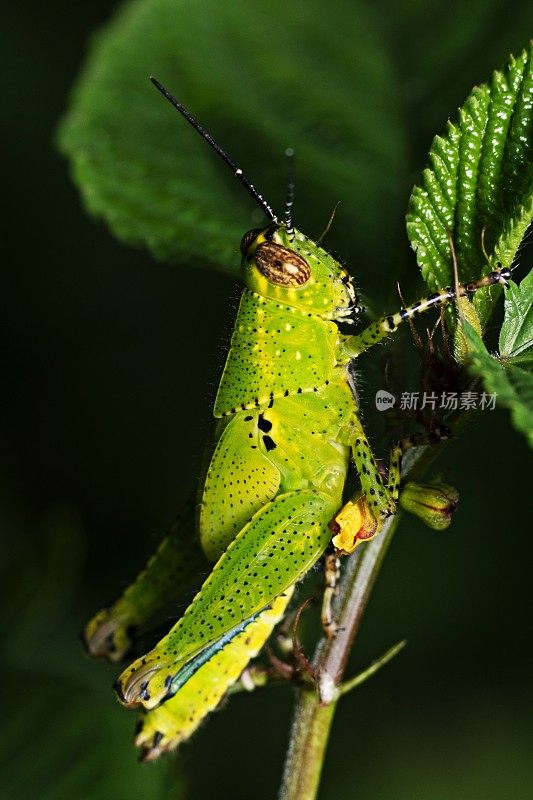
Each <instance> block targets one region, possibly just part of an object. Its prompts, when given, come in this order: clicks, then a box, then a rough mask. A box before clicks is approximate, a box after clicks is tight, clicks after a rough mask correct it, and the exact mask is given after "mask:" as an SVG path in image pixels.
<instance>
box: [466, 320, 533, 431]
mask: <svg viewBox="0 0 533 800" xmlns="http://www.w3.org/2000/svg"><path fill="white" fill-rule="evenodd" d="M463 331H464V335H465V337H466V338H467V340H468V343H469V345H470V361H469V364H468V368H469V371H470V372H471V374H472V375H474V376H475V377H477V378H481V379H482V381H483V385H484V387H485V390H486V391H487V392H488V393H489V394H496V402H497V404H498V405H501V406H504V407H505V408H508V409H510V411H511V418H512V420H513V424H514V426H515V428H516V429H517V430H519V431H521V432H522V433H524V434H525V435H526V437H527V439H528V441H529V443H530V444H531V446H532V447H533V374H532V373H531V372H528V371H526V370H525V369H521V368H519V367H517V366H514V365H512V364H510V365H509V366H505V367H504V365H503V364H501V363H500V361H498V359H497V358H494V357H493V356H491V354H490V353H489V351H488V350H487V348H486V347H485V345H484V343H483V340H482V339H481V337H480V336H479V335H478V334H477V333H476V331H475V330H474V329H473V328H472V326H471V325H469V324H468V322H463Z"/></svg>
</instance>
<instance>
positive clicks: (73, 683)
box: [0, 509, 183, 800]
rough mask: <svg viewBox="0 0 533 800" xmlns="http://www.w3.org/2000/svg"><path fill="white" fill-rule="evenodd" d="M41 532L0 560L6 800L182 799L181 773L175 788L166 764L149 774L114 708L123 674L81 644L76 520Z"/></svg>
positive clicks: (55, 517) (126, 720) (0, 752)
mask: <svg viewBox="0 0 533 800" xmlns="http://www.w3.org/2000/svg"><path fill="white" fill-rule="evenodd" d="M65 512H66V513H65ZM35 527H36V526H34V529H33V530H32V531H31V536H24V535H18V536H13V537H12V540H13V541H12V546H11V547H10V549H9V552H6V553H5V558H3V561H2V580H3V585H4V587H7V591H6V592H4V593H3V596H2V597H3V601H2V603H1V604H0V623H1V624H2V629H3V631H4V633H5V634H7V635H6V637H5V643H4V647H3V651H4V652H3V677H4V681H5V683H6V685H9V687H10V688H9V692H7V693H6V696H5V697H4V704H3V714H2V726H1V729H0V771H1V774H2V786H1V789H0V797H1V798H2V800H4V798H5V800H15V799H16V800H33V798H37V797H38V798H39V800H73V798H83V800H179V798H181V797H183V794H182V789H183V778H182V776H181V775H179V776H177V775H174V776H173V777H172V782H171V784H169V783H168V782H169V776H168V769H167V765H165V764H161V765H159V764H157V765H153V768H152V769H147V768H146V766H145V765H141V764H139V763H137V761H136V757H135V754H134V752H133V747H132V744H131V739H132V735H133V730H132V728H133V720H132V719H131V717H130V716H129V715H128V714H124V713H123V709H122V708H121V707H119V705H118V704H117V703H113V702H112V690H111V683H112V679H113V678H112V676H113V674H114V672H115V671H116V670H114V669H111V670H109V669H108V668H107V669H106V668H105V667H104V668H102V665H98V666H99V667H100V669H98V668H97V667H96V665H95V664H94V663H92V662H89V660H88V659H87V658H86V657H85V656H84V653H83V651H82V648H81V645H80V644H79V642H78V637H77V631H78V629H79V628H80V626H81V620H80V617H79V609H78V616H76V614H72V612H73V609H74V608H75V602H76V601H78V602H79V589H80V587H79V583H80V561H81V556H82V547H81V543H82V541H83V537H82V534H81V531H80V528H79V522H78V520H77V519H76V518H75V517H73V515H72V513H71V512H70V510H69V509H58V511H56V512H54V513H53V514H51V515H50V516H49V518H48V519H47V520H46V525H45V536H44V537H43V541H42V542H39V541H38V537H36V533H38V530H37V531H36V530H35ZM12 533H14V532H13V531H12ZM36 538H37V541H36ZM21 554H22V555H23V557H22V558H21ZM13 600H15V601H16V602H13ZM15 608H16V614H14V609H15ZM82 613H83V612H82ZM82 618H83V617H82Z"/></svg>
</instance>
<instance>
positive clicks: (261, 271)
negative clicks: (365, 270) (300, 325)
mask: <svg viewBox="0 0 533 800" xmlns="http://www.w3.org/2000/svg"><path fill="white" fill-rule="evenodd" d="M241 252H242V274H243V279H244V282H245V284H246V286H247V287H248V289H250V290H251V291H253V292H256V293H257V294H260V295H262V296H263V297H268V298H269V299H270V300H276V301H278V302H280V303H283V304H284V305H288V306H293V307H296V308H299V309H301V310H303V311H307V312H309V313H312V314H317V315H318V316H320V317H324V318H325V319H332V320H337V321H343V320H344V321H347V320H348V318H349V317H351V316H352V314H353V313H355V312H356V311H357V310H358V306H357V298H356V294H355V289H354V287H353V286H352V282H351V278H350V276H349V275H348V273H347V272H346V270H345V269H344V267H342V266H341V265H340V264H339V263H338V262H337V261H335V259H334V258H332V256H330V255H329V254H328V253H326V251H325V250H323V249H322V248H321V247H319V246H318V245H317V244H316V243H315V242H313V241H312V240H311V239H308V238H307V236H304V234H303V233H301V232H300V231H298V230H294V231H291V232H290V233H289V231H288V229H287V228H286V226H285V225H270V226H269V227H268V228H262V229H253V230H251V231H248V232H247V233H246V234H245V235H244V236H243V238H242V241H241Z"/></svg>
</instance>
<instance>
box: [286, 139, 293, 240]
mask: <svg viewBox="0 0 533 800" xmlns="http://www.w3.org/2000/svg"><path fill="white" fill-rule="evenodd" d="M285 156H286V158H287V196H286V199H285V226H286V228H287V233H288V235H289V239H290V240H291V241H292V240H293V239H294V225H293V223H292V207H293V204H294V186H295V169H294V150H293V149H292V147H287V149H286V150H285Z"/></svg>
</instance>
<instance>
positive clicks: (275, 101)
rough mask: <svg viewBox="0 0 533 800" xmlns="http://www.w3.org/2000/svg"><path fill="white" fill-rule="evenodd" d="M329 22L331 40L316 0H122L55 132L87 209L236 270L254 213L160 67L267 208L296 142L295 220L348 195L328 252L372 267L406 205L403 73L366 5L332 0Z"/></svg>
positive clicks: (174, 255) (313, 219)
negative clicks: (389, 217) (154, 81)
mask: <svg viewBox="0 0 533 800" xmlns="http://www.w3.org/2000/svg"><path fill="white" fill-rule="evenodd" d="M327 23H328V35H327V36H324V30H323V25H324V4H323V2H321V0H307V2H306V3H305V11H304V13H302V8H301V6H299V4H291V3H286V2H284V0H270V2H269V3H268V4H261V3H242V2H234V1H233V0H231V2H226V3H220V2H216V1H215V0H202V1H201V2H199V3H190V2H186V1H185V0H136V2H132V3H130V4H128V5H125V6H124V7H122V9H121V10H120V11H119V13H118V14H117V15H116V17H115V18H114V20H113V21H112V22H111V24H109V25H108V26H107V28H106V29H105V30H104V31H103V32H102V33H101V34H100V35H99V36H98V37H97V39H96V40H95V42H94V44H93V47H92V48H91V51H90V53H89V57H88V59H87V63H86V65H85V68H84V70H83V73H82V75H81V78H80V80H79V82H78V84H77V86H76V88H75V91H74V94H73V100H72V105H71V108H70V111H69V112H68V114H67V115H66V117H65V119H64V121H63V123H62V125H61V130H60V135H59V140H60V146H61V148H62V150H63V152H64V153H66V154H67V155H68V156H69V157H70V160H71V164H72V170H73V175H74V179H75V181H76V183H77V184H78V185H79V187H80V189H81V192H82V194H83V198H84V200H85V203H86V205H87V207H88V208H89V210H90V211H91V212H92V213H93V214H94V215H96V216H97V217H102V218H103V219H105V221H106V222H107V224H108V225H109V226H110V227H111V229H112V231H113V232H114V233H115V234H116V235H117V236H118V237H119V238H121V239H122V240H123V241H126V242H129V243H131V244H134V245H144V246H147V247H148V248H149V249H150V250H151V251H152V252H153V253H154V254H155V255H156V256H158V257H159V258H162V259H167V260H170V261H180V260H183V259H184V258H189V259H191V260H192V261H193V262H194V263H195V264H200V265H201V264H210V265H215V266H219V267H223V268H229V269H232V270H235V269H237V268H238V265H239V262H240V255H239V242H240V239H241V237H242V234H243V233H244V232H245V231H246V230H247V228H249V227H253V226H256V225H257V224H258V222H260V221H261V220H262V219H263V217H262V214H261V212H260V211H259V209H257V208H256V207H255V206H254V205H253V201H252V200H251V199H250V198H249V196H248V195H247V193H246V192H245V191H244V189H243V188H242V186H240V184H239V183H238V182H237V181H236V180H235V178H234V177H232V175H231V174H230V172H229V170H227V167H226V166H225V165H224V164H223V163H222V162H221V161H220V160H218V159H217V157H216V156H215V154H214V153H213V152H212V151H211V150H210V148H209V147H208V146H207V145H206V143H205V142H204V141H202V140H201V139H200V137H199V136H198V135H197V134H196V133H194V132H193V131H192V130H191V129H190V127H189V126H188V125H187V123H186V122H185V121H184V120H183V119H182V118H181V117H179V115H178V114H177V113H176V112H175V111H173V110H172V108H171V107H170V106H169V104H168V103H167V102H165V100H164V99H163V98H162V97H161V96H160V95H159V94H158V93H157V92H156V91H155V89H154V87H153V86H151V84H150V83H149V81H148V76H149V75H151V74H153V75H155V76H156V77H157V78H158V79H159V80H161V81H162V82H163V83H165V85H167V86H168V89H169V90H170V91H171V92H172V93H173V94H174V95H176V96H177V97H178V98H179V99H180V101H182V102H183V103H185V104H186V105H188V106H190V108H191V111H192V113H193V114H194V115H195V116H196V117H197V118H198V119H199V121H200V122H201V123H202V124H203V125H205V126H206V127H207V128H208V129H209V130H210V132H211V133H212V135H213V136H214V137H215V139H216V140H217V141H218V142H219V143H220V144H221V146H223V147H224V148H226V149H227V151H228V152H229V153H230V154H231V156H232V158H233V159H234V160H235V161H237V163H238V164H239V166H240V167H241V168H242V169H243V170H244V172H245V173H246V174H247V176H249V178H250V180H251V181H252V182H253V183H254V185H256V186H257V187H258V189H259V190H260V191H261V192H262V193H263V194H264V195H265V197H266V198H267V200H268V201H269V203H270V204H271V205H272V206H273V207H274V208H275V209H276V210H277V209H280V207H281V206H282V204H283V201H284V194H285V184H286V175H285V163H284V157H283V152H284V150H285V148H286V147H287V146H288V145H290V146H292V147H294V148H295V151H296V158H297V197H296V206H295V217H296V220H295V221H296V224H297V225H300V226H301V227H302V228H305V230H306V232H308V233H309V234H310V235H313V236H318V234H319V233H320V232H321V230H322V229H323V228H324V226H325V224H326V222H327V219H328V217H329V215H330V213H331V211H332V209H333V207H334V206H335V204H336V203H337V201H341V205H340V208H339V212H338V213H337V217H336V220H335V226H334V227H335V233H336V234H337V233H338V236H336V245H337V246H338V247H340V248H341V249H343V251H344V253H345V254H346V253H350V252H351V254H352V255H353V256H356V255H357V257H358V259H359V260H361V259H362V258H363V259H364V258H365V257H366V258H367V259H368V261H370V258H371V256H372V254H375V243H376V241H378V240H380V241H383V239H384V238H386V237H384V233H383V228H384V209H394V208H400V207H401V205H399V203H401V202H402V200H401V189H402V180H403V175H404V171H405V151H406V146H405V141H404V135H405V131H404V128H403V124H402V122H401V115H400V104H399V100H398V98H399V95H400V92H399V85H398V83H397V80H398V78H397V77H396V70H395V69H394V66H393V64H392V63H390V61H389V60H388V56H387V50H386V48H384V47H383V40H382V38H381V37H380V35H379V32H378V31H379V24H378V23H377V19H376V18H375V17H374V11H373V10H372V8H369V7H368V6H367V5H365V4H364V3H362V2H355V3H352V4H346V3H344V2H340V0H334V1H333V2H332V3H331V4H330V5H329V6H328V11H327ZM355 54H356V55H355ZM386 225H387V222H386V221H385V226H386ZM374 257H375V256H374ZM371 272H375V269H374V270H371ZM375 280H376V283H378V282H380V280H379V276H378V275H376V276H375Z"/></svg>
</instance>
